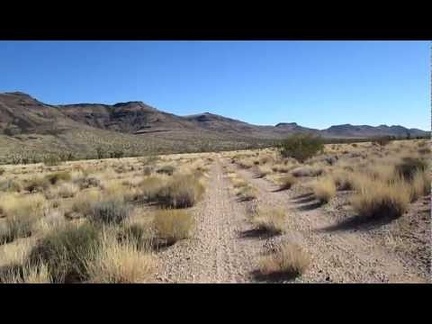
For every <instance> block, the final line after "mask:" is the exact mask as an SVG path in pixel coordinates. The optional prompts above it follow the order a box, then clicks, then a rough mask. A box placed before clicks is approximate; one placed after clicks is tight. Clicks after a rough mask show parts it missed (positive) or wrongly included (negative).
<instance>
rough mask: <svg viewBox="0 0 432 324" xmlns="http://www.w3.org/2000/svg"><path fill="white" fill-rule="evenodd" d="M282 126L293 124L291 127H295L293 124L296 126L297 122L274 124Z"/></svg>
mask: <svg viewBox="0 0 432 324" xmlns="http://www.w3.org/2000/svg"><path fill="white" fill-rule="evenodd" d="M283 126H293V127H295V126H298V125H297V123H279V124H276V125H275V127H283Z"/></svg>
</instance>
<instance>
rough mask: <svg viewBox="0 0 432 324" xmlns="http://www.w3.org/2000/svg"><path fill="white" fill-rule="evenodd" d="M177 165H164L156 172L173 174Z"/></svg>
mask: <svg viewBox="0 0 432 324" xmlns="http://www.w3.org/2000/svg"><path fill="white" fill-rule="evenodd" d="M174 171H175V167H174V166H172V165H164V166H162V167H160V168H159V169H157V170H156V173H160V174H167V175H173V173H174Z"/></svg>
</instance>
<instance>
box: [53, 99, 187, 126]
mask: <svg viewBox="0 0 432 324" xmlns="http://www.w3.org/2000/svg"><path fill="white" fill-rule="evenodd" d="M58 107H59V109H60V110H61V111H63V112H64V113H65V114H66V115H67V116H68V117H70V118H71V119H73V120H75V121H78V122H81V123H85V124H87V125H89V126H92V127H97V128H102V129H108V130H113V131H118V132H123V133H150V132H157V131H169V130H173V129H189V130H191V131H192V130H194V129H193V128H194V125H192V124H191V123H189V122H188V121H187V120H182V119H181V118H179V117H178V116H176V115H173V114H169V113H165V112H161V111H159V110H157V109H156V108H153V107H151V106H149V105H146V104H145V103H143V102H141V101H130V102H124V103H116V104H114V105H101V104H75V105H61V106H58Z"/></svg>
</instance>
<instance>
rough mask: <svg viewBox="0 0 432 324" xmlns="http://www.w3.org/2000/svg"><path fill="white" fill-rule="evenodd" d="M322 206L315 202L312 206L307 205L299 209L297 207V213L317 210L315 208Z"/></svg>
mask: <svg viewBox="0 0 432 324" xmlns="http://www.w3.org/2000/svg"><path fill="white" fill-rule="evenodd" d="M314 200H315V199H314ZM322 205H324V203H322V202H320V201H317V202H314V203H312V204H307V205H303V206H299V207H297V210H299V211H307V210H314V209H317V208H319V207H321V206H322Z"/></svg>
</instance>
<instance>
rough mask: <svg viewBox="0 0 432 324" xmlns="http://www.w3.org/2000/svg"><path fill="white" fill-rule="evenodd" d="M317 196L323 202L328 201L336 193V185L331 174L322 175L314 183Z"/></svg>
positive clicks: (313, 186)
mask: <svg viewBox="0 0 432 324" xmlns="http://www.w3.org/2000/svg"><path fill="white" fill-rule="evenodd" d="M312 188H313V191H314V195H315V198H316V199H318V200H319V201H320V202H322V203H327V202H329V201H330V199H331V198H333V197H334V196H335V195H336V185H335V183H334V181H333V179H332V178H331V177H329V176H326V177H322V178H320V179H318V180H317V181H315V182H314V183H313V184H312Z"/></svg>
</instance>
